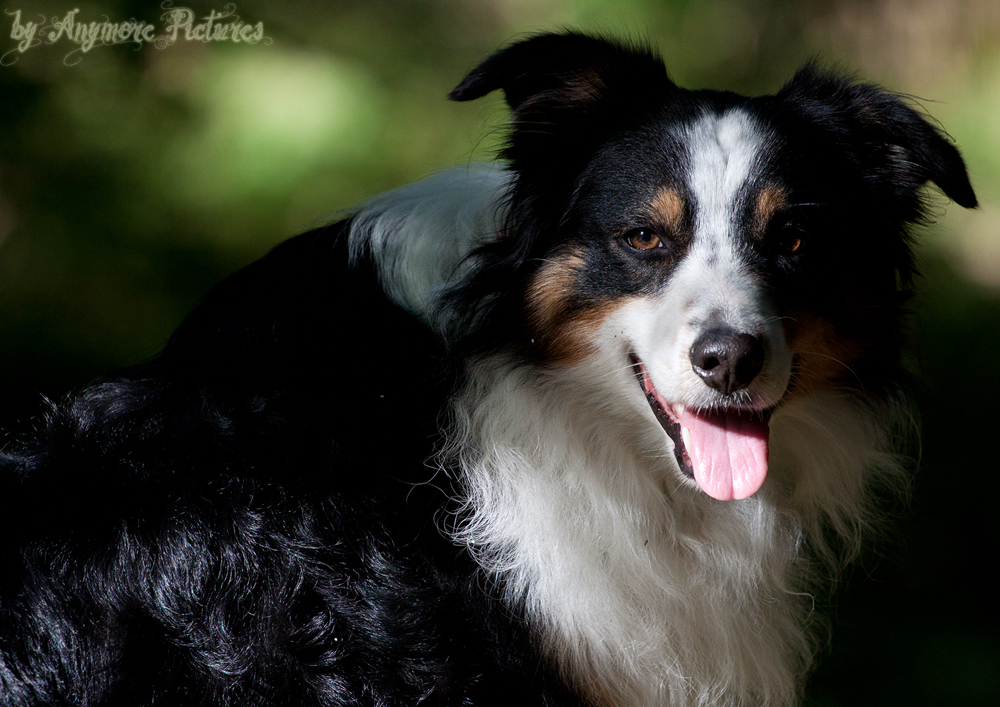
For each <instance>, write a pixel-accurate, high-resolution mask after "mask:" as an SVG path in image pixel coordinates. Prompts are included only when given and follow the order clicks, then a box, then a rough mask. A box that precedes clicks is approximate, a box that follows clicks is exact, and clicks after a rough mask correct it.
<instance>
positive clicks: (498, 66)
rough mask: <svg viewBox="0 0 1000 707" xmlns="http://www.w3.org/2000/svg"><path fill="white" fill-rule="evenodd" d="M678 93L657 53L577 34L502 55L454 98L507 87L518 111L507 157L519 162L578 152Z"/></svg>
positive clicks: (545, 37) (549, 37) (543, 38)
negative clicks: (563, 150)
mask: <svg viewBox="0 0 1000 707" xmlns="http://www.w3.org/2000/svg"><path fill="white" fill-rule="evenodd" d="M675 88H676V87H675V86H674V84H673V83H672V82H671V81H670V79H669V78H667V71H666V68H665V67H664V66H663V62H662V60H661V59H660V58H659V57H658V56H656V55H655V54H654V53H653V52H652V51H650V50H649V49H646V48H643V47H638V46H629V45H626V44H621V43H617V42H612V41H608V40H604V39H597V38H594V37H588V36H586V35H582V34H577V33H566V34H542V35H538V36H536V37H532V38H531V39H527V40H525V41H522V42H518V43H516V44H512V45H511V46H509V47H506V48H504V49H501V50H500V51H498V52H496V53H495V54H493V55H492V56H490V57H489V58H487V59H486V60H485V61H484V62H483V63H481V64H480V65H479V66H477V67H476V68H475V69H473V70H472V71H470V72H469V73H468V75H466V77H465V78H464V79H462V82H461V83H460V84H458V86H456V87H455V89H454V90H453V91H452V92H451V93H450V94H449V98H451V99H452V100H455V101H469V100H472V99H475V98H479V97H481V96H485V95H486V94H488V93H490V92H492V91H495V90H497V89H502V90H503V92H504V96H505V97H506V99H507V103H508V105H510V107H511V109H512V110H513V111H514V119H513V133H512V135H511V139H510V141H509V144H508V147H507V149H506V150H505V152H504V155H505V156H506V157H507V158H509V159H511V160H512V161H513V162H515V166H517V163H518V162H520V161H521V160H523V159H530V158H531V157H532V156H534V157H536V158H537V157H538V156H539V152H540V153H541V154H547V155H549V156H551V155H552V153H553V151H559V150H560V149H561V148H563V147H569V146H571V145H572V146H574V147H575V149H576V153H577V154H579V152H580V150H581V149H584V150H585V149H586V148H587V147H588V146H592V145H594V144H596V142H597V141H598V140H599V139H600V138H601V137H602V136H604V135H606V134H607V133H608V131H609V130H610V129H613V128H614V127H615V126H616V125H619V124H620V123H621V121H622V120H625V119H627V118H628V117H629V116H634V115H636V113H637V112H641V111H642V110H643V109H645V108H646V107H648V106H650V105H653V104H654V102H656V101H657V100H658V99H660V98H661V97H662V96H663V95H665V93H666V92H668V91H670V90H672V89H675Z"/></svg>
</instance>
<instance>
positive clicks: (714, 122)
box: [686, 110, 763, 250]
mask: <svg viewBox="0 0 1000 707" xmlns="http://www.w3.org/2000/svg"><path fill="white" fill-rule="evenodd" d="M686 137H687V145H688V151H689V154H690V158H691V169H690V175H691V177H690V181H689V187H690V189H691V193H692V195H693V196H694V199H695V202H696V204H695V205H696V214H697V216H696V233H697V236H698V238H696V240H702V241H704V240H711V241H713V243H712V245H716V246H718V245H723V244H722V243H719V242H718V239H721V238H724V239H726V240H727V241H729V243H726V244H725V245H728V246H729V250H732V247H733V245H734V244H733V243H732V241H731V238H726V236H731V235H732V233H731V231H732V226H733V223H734V221H735V218H736V214H737V206H738V204H737V198H738V197H739V195H740V193H741V191H742V189H743V187H744V185H745V184H746V183H747V180H748V179H749V178H750V176H751V174H752V172H753V168H754V165H755V164H756V163H757V160H758V155H759V154H760V150H761V145H762V143H763V136H762V135H761V132H760V128H758V127H757V126H756V125H755V124H754V122H753V120H752V119H751V118H750V116H748V115H747V114H745V113H743V112H742V111H738V110H732V111H729V112H728V113H724V114H723V115H706V116H704V117H703V118H701V119H700V120H699V121H698V122H696V123H694V124H693V125H691V126H690V127H689V128H688V130H687V136H686Z"/></svg>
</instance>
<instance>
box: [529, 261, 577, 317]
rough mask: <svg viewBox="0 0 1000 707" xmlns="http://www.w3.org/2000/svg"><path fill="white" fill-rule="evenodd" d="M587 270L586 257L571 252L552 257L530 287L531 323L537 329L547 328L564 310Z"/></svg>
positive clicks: (541, 268) (540, 269)
mask: <svg viewBox="0 0 1000 707" xmlns="http://www.w3.org/2000/svg"><path fill="white" fill-rule="evenodd" d="M583 268H584V262H583V258H582V257H580V256H579V255H578V254H577V253H567V254H563V255H558V256H555V257H553V258H550V259H549V260H548V261H546V263H545V264H544V265H542V267H540V268H539V269H538V272H536V273H535V275H534V277H533V278H532V279H531V282H530V283H529V284H528V320H529V323H530V324H531V325H532V328H533V329H545V328H547V327H549V326H550V323H551V321H552V320H553V319H554V318H555V317H556V315H558V314H559V313H561V312H562V311H563V309H564V308H565V307H566V303H567V301H568V300H569V299H570V296H571V294H572V293H573V291H574V289H575V288H576V284H577V279H578V277H579V274H580V272H581V271H582V270H583Z"/></svg>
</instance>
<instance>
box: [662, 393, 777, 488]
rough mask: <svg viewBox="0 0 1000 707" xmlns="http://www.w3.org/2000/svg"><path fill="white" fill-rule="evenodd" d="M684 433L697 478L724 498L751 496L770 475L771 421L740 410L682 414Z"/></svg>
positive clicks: (682, 433) (703, 486) (704, 485)
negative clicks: (768, 466)
mask: <svg viewBox="0 0 1000 707" xmlns="http://www.w3.org/2000/svg"><path fill="white" fill-rule="evenodd" d="M680 423H681V437H682V439H683V440H684V447H685V448H686V450H687V453H688V457H689V458H690V459H691V466H692V467H693V468H694V478H695V481H697V482H698V485H699V486H701V489H702V491H704V492H705V493H707V494H708V495H709V496H711V497H712V498H717V499H719V500H720V501H731V500H732V499H734V498H747V497H748V496H752V495H753V494H755V493H756V492H757V490H758V489H759V488H760V487H761V485H762V484H763V483H764V477H765V476H766V475H767V437H768V433H769V432H770V430H769V428H768V425H767V422H765V421H764V420H761V419H757V418H756V417H752V416H750V415H746V414H742V415H741V414H739V413H736V412H709V413H696V412H694V411H692V410H689V409H685V410H684V413H683V414H682V415H681V420H680Z"/></svg>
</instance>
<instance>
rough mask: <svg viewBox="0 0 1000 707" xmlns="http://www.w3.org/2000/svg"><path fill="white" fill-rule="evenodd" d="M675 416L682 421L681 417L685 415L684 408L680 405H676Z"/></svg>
mask: <svg viewBox="0 0 1000 707" xmlns="http://www.w3.org/2000/svg"><path fill="white" fill-rule="evenodd" d="M674 414H675V415H677V419H678V420H679V419H681V415H683V414H684V406H683V405H679V404H677V405H674Z"/></svg>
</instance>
